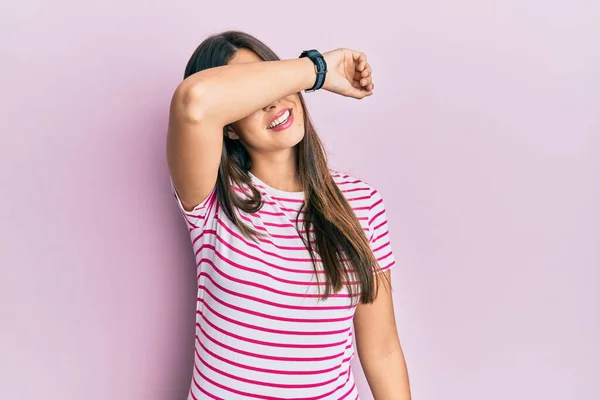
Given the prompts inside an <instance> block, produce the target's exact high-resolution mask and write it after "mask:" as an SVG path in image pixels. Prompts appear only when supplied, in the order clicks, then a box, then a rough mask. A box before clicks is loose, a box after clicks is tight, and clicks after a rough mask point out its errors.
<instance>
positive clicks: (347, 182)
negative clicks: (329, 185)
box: [337, 177, 362, 186]
mask: <svg viewBox="0 0 600 400" xmlns="http://www.w3.org/2000/svg"><path fill="white" fill-rule="evenodd" d="M348 178H349V177H348ZM354 183H362V182H361V181H360V180H354V181H344V182H337V184H338V186H340V185H352V184H354Z"/></svg>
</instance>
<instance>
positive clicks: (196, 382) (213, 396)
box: [192, 368, 225, 400]
mask: <svg viewBox="0 0 600 400" xmlns="http://www.w3.org/2000/svg"><path fill="white" fill-rule="evenodd" d="M194 369H195V368H194ZM198 373H199V374H200V376H202V378H203V379H204V380H205V381H208V382H210V383H212V384H213V385H214V386H217V387H220V386H221V385H218V384H216V382H213V381H211V380H210V379H208V378H207V377H206V376H204V375H203V374H202V373H201V372H198ZM192 380H193V381H194V386H196V388H197V389H198V390H200V391H201V392H202V393H204V394H205V395H207V396H209V397H210V398H211V399H213V400H216V399H218V400H225V399H223V398H221V397H217V396H215V395H213V394H210V393H208V392H207V391H206V390H204V389H202V387H201V386H200V384H199V383H198V381H197V380H196V377H195V376H194V374H192ZM223 388H224V387H223ZM192 397H193V398H194V400H199V399H198V398H197V397H196V396H195V395H194V393H193V392H192Z"/></svg>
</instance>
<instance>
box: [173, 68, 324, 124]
mask: <svg viewBox="0 0 600 400" xmlns="http://www.w3.org/2000/svg"><path fill="white" fill-rule="evenodd" d="M314 81H315V67H314V64H313V63H312V61H310V59H308V58H299V59H294V60H283V61H264V62H251V63H238V64H231V65H225V66H220V67H215V68H209V69H206V70H203V71H200V72H197V73H195V74H193V75H191V76H189V77H188V78H187V79H185V80H184V81H183V82H182V83H181V84H180V86H179V87H178V89H177V91H176V96H177V95H178V94H179V97H180V98H181V100H182V103H184V104H185V107H188V110H187V112H188V113H189V114H194V118H195V119H203V120H213V121H215V122H217V123H218V124H219V125H221V126H225V125H227V124H230V123H232V122H235V121H237V120H239V119H241V118H244V117H245V116H247V115H249V114H251V113H253V112H254V111H256V110H258V109H260V108H263V107H266V106H267V105H269V104H270V103H272V102H273V101H275V100H278V99H281V98H283V97H285V96H288V95H290V94H292V93H297V92H300V91H302V90H304V89H308V88H310V87H312V85H313V84H314Z"/></svg>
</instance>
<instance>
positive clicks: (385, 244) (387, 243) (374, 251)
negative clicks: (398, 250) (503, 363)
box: [373, 241, 390, 253]
mask: <svg viewBox="0 0 600 400" xmlns="http://www.w3.org/2000/svg"><path fill="white" fill-rule="evenodd" d="M389 245H390V242H389V241H387V242H386V243H384V244H382V245H381V246H379V247H378V248H376V249H373V253H377V252H378V251H379V250H381V249H383V248H384V247H387V246H389Z"/></svg>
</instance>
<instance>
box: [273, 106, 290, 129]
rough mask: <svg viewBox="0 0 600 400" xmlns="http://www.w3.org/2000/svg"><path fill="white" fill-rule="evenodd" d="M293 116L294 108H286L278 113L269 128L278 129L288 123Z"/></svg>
mask: <svg viewBox="0 0 600 400" xmlns="http://www.w3.org/2000/svg"><path fill="white" fill-rule="evenodd" d="M292 118H293V116H292V110H291V109H288V108H284V109H283V110H281V111H279V112H278V113H277V115H276V116H275V117H274V118H273V119H272V120H271V123H270V124H269V126H268V127H267V128H268V129H275V130H277V128H280V127H282V126H284V125H287V124H288V122H289V121H290V119H292Z"/></svg>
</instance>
